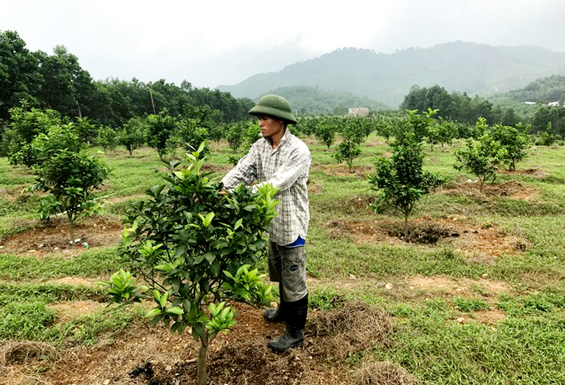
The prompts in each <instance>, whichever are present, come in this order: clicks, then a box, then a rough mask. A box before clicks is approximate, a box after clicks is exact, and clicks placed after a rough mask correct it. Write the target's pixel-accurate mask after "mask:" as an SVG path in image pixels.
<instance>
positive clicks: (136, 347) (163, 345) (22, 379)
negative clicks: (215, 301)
mask: <svg viewBox="0 0 565 385" xmlns="http://www.w3.org/2000/svg"><path fill="white" fill-rule="evenodd" d="M234 305H235V306H236V308H237V310H238V315H237V321H238V323H237V325H236V326H235V327H234V328H233V329H231V330H229V331H228V332H227V334H225V335H224V334H221V335H219V336H218V337H216V339H215V340H214V341H213V342H212V343H211V345H210V347H209V350H208V377H209V384H210V385H212V384H222V385H223V384H257V385H267V384H273V385H278V384H281V385H282V384H305V385H310V384H338V385H339V384H352V383H358V384H385V383H386V384H391V385H396V384H413V383H416V382H415V380H414V378H413V377H412V376H411V375H410V374H409V373H407V372H406V371H405V370H404V369H402V368H400V367H398V366H397V365H396V364H392V363H387V364H378V363H374V362H372V363H371V368H372V370H370V371H368V369H367V368H368V366H367V365H368V364H367V365H364V366H363V367H361V368H360V369H355V368H354V367H352V366H351V365H349V364H347V363H346V361H345V359H346V358H347V357H348V356H349V355H351V354H356V355H360V357H364V356H365V355H366V356H367V357H370V353H369V352H370V350H371V349H374V348H381V349H386V346H387V341H388V338H387V336H388V335H389V334H390V333H391V332H392V324H391V321H390V320H389V317H388V316H387V314H386V313H385V312H384V311H382V310H379V309H375V308H372V307H369V306H367V305H365V304H363V303H352V304H351V303H350V304H346V305H344V306H343V307H342V308H341V309H339V310H337V311H334V312H328V313H326V312H312V314H310V316H309V322H308V324H307V327H306V338H305V343H304V345H303V346H302V347H300V348H295V349H291V350H290V351H289V352H286V353H282V354H277V353H273V352H271V351H270V350H269V349H268V348H267V347H266V343H267V341H268V340H269V339H272V338H275V337H276V336H277V335H279V334H280V333H281V332H282V331H283V328H284V326H283V325H282V324H270V323H267V322H266V321H265V320H264V319H263V316H262V310H261V309H257V308H254V307H251V306H249V305H244V304H234ZM197 353H198V346H197V345H196V343H195V341H194V340H193V339H192V337H191V336H190V334H189V333H187V332H185V333H184V334H182V335H176V334H172V333H171V332H170V331H168V330H167V329H166V328H165V327H162V326H158V327H154V328H151V327H146V326H138V327H135V328H130V329H129V331H128V332H126V333H124V334H122V335H120V336H118V337H115V338H111V337H110V336H108V337H107V338H106V339H104V338H103V339H102V340H101V341H100V342H99V343H97V344H96V345H94V346H91V347H84V346H78V347H72V348H68V349H63V350H61V351H58V350H56V349H53V347H52V346H51V345H48V344H40V343H35V342H22V343H8V344H5V345H0V359H1V361H0V384H6V385H15V384H52V385H55V384H56V385H71V384H106V385H108V384H143V385H145V384H147V385H149V384H151V385H156V384H171V385H172V384H193V383H195V376H196V365H197V362H196V357H197ZM364 354H365V355H364ZM367 360H370V358H367ZM368 362H369V361H368ZM378 368H380V369H378ZM367 376H369V377H367ZM361 378H365V379H367V378H374V379H375V380H374V381H377V379H379V378H386V379H388V382H367V381H368V380H363V381H362V380H361ZM409 380H410V381H411V382H406V381H409Z"/></svg>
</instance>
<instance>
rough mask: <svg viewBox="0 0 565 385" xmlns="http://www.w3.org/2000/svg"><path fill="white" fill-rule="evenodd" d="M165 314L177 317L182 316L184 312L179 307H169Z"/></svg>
mask: <svg viewBox="0 0 565 385" xmlns="http://www.w3.org/2000/svg"><path fill="white" fill-rule="evenodd" d="M166 313H169V314H177V315H181V314H184V310H182V309H181V308H180V307H178V306H175V307H170V308H168V309H167V310H166Z"/></svg>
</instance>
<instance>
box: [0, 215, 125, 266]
mask: <svg viewBox="0 0 565 385" xmlns="http://www.w3.org/2000/svg"><path fill="white" fill-rule="evenodd" d="M15 225H16V226H18V227H20V226H25V227H28V230H25V231H22V232H19V233H17V234H15V235H13V236H11V237H9V238H7V239H4V240H2V241H0V246H2V252H8V253H15V254H24V255H41V256H45V255H51V254H53V253H64V254H66V255H69V256H74V255H77V254H79V253H80V252H82V251H83V250H84V249H85V248H92V247H106V246H111V245H115V244H117V243H118V242H119V241H120V233H121V232H122V230H123V228H124V225H123V223H122V221H121V220H120V219H119V218H117V217H113V216H102V215H93V216H91V217H87V218H84V219H82V220H80V221H78V222H77V223H75V227H74V238H75V239H72V240H71V238H70V234H69V222H68V220H67V218H66V217H63V216H58V217H55V218H52V219H51V220H50V221H48V222H42V221H40V220H26V221H19V222H18V223H16V224H15Z"/></svg>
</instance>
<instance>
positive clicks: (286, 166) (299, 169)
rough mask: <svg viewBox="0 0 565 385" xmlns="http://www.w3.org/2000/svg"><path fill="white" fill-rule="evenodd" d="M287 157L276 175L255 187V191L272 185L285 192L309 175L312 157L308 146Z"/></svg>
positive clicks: (298, 148)
mask: <svg viewBox="0 0 565 385" xmlns="http://www.w3.org/2000/svg"><path fill="white" fill-rule="evenodd" d="M285 155H286V156H285V161H284V162H283V163H282V164H280V166H279V167H278V168H277V169H276V171H275V172H274V174H273V175H271V176H270V178H269V179H268V180H266V181H264V182H262V183H260V184H258V185H257V186H255V187H254V189H255V190H256V188H257V187H260V186H262V185H264V184H266V183H270V184H272V185H273V187H276V188H278V189H279V191H280V192H283V191H286V190H288V189H289V188H290V187H291V186H292V185H294V183H295V182H296V181H297V180H298V178H299V177H301V176H303V175H304V174H306V173H307V171H308V169H309V168H310V162H311V156H310V151H309V150H308V148H307V147H306V146H304V147H295V148H294V149H293V150H292V152H291V153H289V154H285Z"/></svg>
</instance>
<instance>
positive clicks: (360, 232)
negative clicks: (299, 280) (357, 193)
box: [326, 216, 531, 260]
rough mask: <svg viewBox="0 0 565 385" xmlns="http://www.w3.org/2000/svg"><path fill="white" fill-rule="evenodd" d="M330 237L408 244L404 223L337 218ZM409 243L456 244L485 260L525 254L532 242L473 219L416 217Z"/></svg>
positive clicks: (358, 241) (353, 240) (466, 252)
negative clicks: (474, 221)
mask: <svg viewBox="0 0 565 385" xmlns="http://www.w3.org/2000/svg"><path fill="white" fill-rule="evenodd" d="M326 228H327V229H328V232H329V234H330V237H332V238H336V239H349V240H350V241H352V242H355V243H357V244H362V243H378V242H380V243H388V244H393V245H400V244H406V240H405V237H404V222H403V221H402V220H388V219H381V220H371V221H367V220H366V221H350V220H347V219H334V220H331V221H329V222H328V223H327V224H326ZM408 242H410V243H415V244H421V245H436V244H440V245H441V244H446V245H453V247H455V249H456V251H458V252H462V253H464V254H466V255H467V256H469V257H471V258H474V259H478V260H485V259H490V258H493V257H499V256H501V255H504V254H507V255H511V254H517V253H521V252H524V251H525V250H527V249H528V248H530V247H531V243H530V242H529V241H528V240H527V239H524V238H522V237H519V236H517V235H512V234H507V233H505V232H503V231H500V230H499V229H498V228H497V226H496V225H495V224H492V223H479V224H478V223H473V222H472V221H471V220H470V218H467V217H461V216H450V217H447V218H431V217H423V218H414V219H411V220H410V222H409V235H408Z"/></svg>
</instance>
